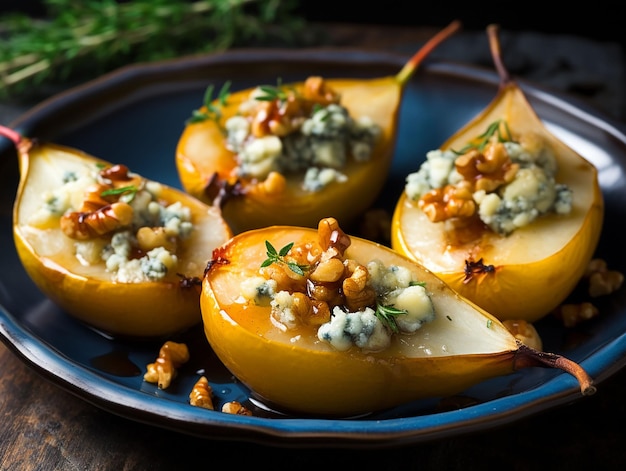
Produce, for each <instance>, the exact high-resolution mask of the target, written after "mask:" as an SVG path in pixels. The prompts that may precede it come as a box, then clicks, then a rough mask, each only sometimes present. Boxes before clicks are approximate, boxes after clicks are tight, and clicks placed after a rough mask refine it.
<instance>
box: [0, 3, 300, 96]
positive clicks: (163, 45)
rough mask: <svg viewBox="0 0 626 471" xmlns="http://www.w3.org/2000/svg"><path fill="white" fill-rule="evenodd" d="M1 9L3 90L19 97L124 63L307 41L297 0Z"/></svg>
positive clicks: (0, 90) (0, 83) (1, 92)
mask: <svg viewBox="0 0 626 471" xmlns="http://www.w3.org/2000/svg"><path fill="white" fill-rule="evenodd" d="M42 3H43V6H44V7H45V12H46V13H45V15H44V16H43V17H41V18H36V17H31V16H29V15H27V14H25V13H20V12H10V13H4V14H2V15H0V96H1V97H3V98H11V99H16V100H19V99H20V98H21V97H33V96H37V95H38V94H45V93H46V92H45V91H43V90H45V89H49V88H50V87H53V86H54V84H59V83H65V84H67V83H72V82H74V81H80V80H85V79H89V78H93V77H95V76H97V75H100V74H102V73H105V72H108V71H110V70H113V69H115V68H117V67H120V66H123V65H126V64H131V63H137V62H149V61H155V60H162V59H169V58H174V57H180V56H183V55H188V54H199V53H209V52H218V51H223V50H225V49H228V48H232V47H245V46H260V45H281V46H296V45H298V44H302V43H303V42H306V41H307V39H306V38H304V36H303V35H302V32H303V31H305V28H303V26H304V23H305V21H304V19H303V18H301V17H300V16H298V14H297V13H295V7H296V4H297V1H294V0H203V1H201V0H199V1H193V0H192V1H189V0H187V1H185V0H129V1H121V0H120V1H116V0H83V1H76V0H43V2H42Z"/></svg>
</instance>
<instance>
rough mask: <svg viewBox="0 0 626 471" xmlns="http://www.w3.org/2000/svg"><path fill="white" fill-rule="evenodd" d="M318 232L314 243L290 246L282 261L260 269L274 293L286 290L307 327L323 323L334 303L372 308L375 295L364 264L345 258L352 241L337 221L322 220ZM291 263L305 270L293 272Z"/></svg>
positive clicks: (293, 309) (294, 311)
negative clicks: (270, 283)
mask: <svg viewBox="0 0 626 471" xmlns="http://www.w3.org/2000/svg"><path fill="white" fill-rule="evenodd" d="M317 232H318V234H317V235H318V243H317V244H315V243H311V242H307V243H303V244H296V245H293V246H292V247H291V249H290V250H289V251H288V252H287V254H285V255H284V257H283V260H282V261H283V262H284V263H272V264H270V265H268V266H265V267H262V268H261V269H260V274H261V275H262V276H263V277H265V278H266V279H272V280H274V281H275V282H276V290H277V292H278V291H288V292H289V294H290V297H291V304H290V311H291V314H292V315H293V316H294V318H295V319H297V322H298V323H299V324H301V325H307V326H320V325H322V324H325V323H326V322H328V321H329V320H330V319H331V313H332V311H333V309H334V308H335V307H336V306H342V307H345V308H347V309H349V310H350V311H358V310H362V309H365V308H366V307H375V306H376V296H377V294H376V291H375V289H374V288H373V287H372V286H370V285H369V284H368V280H369V277H370V274H369V272H368V270H367V267H365V266H364V265H360V264H359V263H358V262H357V261H356V260H353V259H347V258H344V253H345V251H346V250H347V248H348V247H349V246H350V244H351V240H350V237H349V236H348V235H347V234H346V233H344V232H343V230H342V229H341V228H340V227H339V223H338V222H337V220H336V219H334V218H324V219H322V220H321V221H320V222H319V224H318V231H317ZM290 264H291V265H292V266H293V265H294V264H295V265H298V266H306V267H307V270H305V271H304V272H303V273H296V272H295V271H294V270H292V269H291V268H290V266H289V265H290ZM272 315H274V311H273V314H272ZM279 317H280V316H279Z"/></svg>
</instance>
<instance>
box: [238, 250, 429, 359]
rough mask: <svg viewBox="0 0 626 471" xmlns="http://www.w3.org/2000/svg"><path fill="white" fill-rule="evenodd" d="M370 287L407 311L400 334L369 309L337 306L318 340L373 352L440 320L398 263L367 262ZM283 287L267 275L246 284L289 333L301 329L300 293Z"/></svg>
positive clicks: (249, 294) (245, 291)
mask: <svg viewBox="0 0 626 471" xmlns="http://www.w3.org/2000/svg"><path fill="white" fill-rule="evenodd" d="M367 271H368V273H369V279H368V282H367V283H368V286H370V287H372V288H373V289H374V290H375V293H376V301H377V303H378V304H380V305H383V306H392V307H393V308H394V309H396V310H397V311H403V312H402V313H401V314H399V315H397V316H395V317H394V320H395V326H396V327H397V329H396V330H395V331H394V330H393V329H391V328H389V326H388V325H387V324H385V323H384V322H383V321H381V319H380V318H379V316H377V315H376V311H375V310H374V309H373V308H372V307H369V306H366V307H364V308H363V309H359V310H355V311H353V312H351V311H349V310H347V309H346V308H345V307H343V306H334V307H333V309H332V316H331V318H330V321H328V322H325V323H323V324H322V325H320V326H319V328H318V330H317V338H318V339H319V340H320V341H322V342H327V343H329V344H330V345H332V346H333V347H334V348H335V349H337V350H340V351H346V350H348V349H350V348H351V347H352V346H356V347H358V348H361V349H363V350H367V351H380V350H384V349H386V348H388V347H389V345H390V344H391V340H392V336H393V335H394V334H412V333H415V332H416V331H417V330H418V329H419V328H420V327H421V326H422V325H423V324H424V323H427V322H431V321H432V320H434V318H435V310H434V306H433V303H432V301H431V299H430V296H429V294H428V292H427V290H426V288H425V287H424V286H422V285H421V284H419V283H416V282H415V281H414V280H413V278H412V274H411V271H410V270H409V269H407V268H405V267H400V266H396V265H392V266H385V265H384V264H383V263H382V262H381V261H380V260H372V261H370V262H369V263H368V264H367ZM276 289H277V283H276V282H275V281H274V280H272V279H270V280H268V279H266V278H264V277H262V276H255V277H250V278H248V279H247V280H246V281H244V283H243V284H242V296H243V298H244V299H247V300H250V301H252V302H254V303H255V304H257V305H268V303H269V305H270V306H271V311H270V320H271V322H272V324H273V325H274V326H275V327H277V328H278V329H280V330H281V331H283V332H286V331H289V330H292V329H295V328H297V327H298V326H300V325H301V320H300V318H299V316H298V314H297V312H296V307H295V305H296V303H295V295H294V293H292V292H290V291H288V290H279V291H276Z"/></svg>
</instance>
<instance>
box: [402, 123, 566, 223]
mask: <svg viewBox="0 0 626 471" xmlns="http://www.w3.org/2000/svg"><path fill="white" fill-rule="evenodd" d="M494 125H497V126H492V127H490V130H489V131H488V132H493V134H492V135H487V137H486V139H485V140H484V141H483V142H482V143H481V144H480V145H476V146H472V145H469V146H468V148H467V149H465V151H461V152H456V151H453V150H439V149H438V150H432V151H429V152H428V153H427V154H426V160H425V161H424V162H423V163H422V165H421V166H420V168H419V169H418V171H417V172H414V173H411V174H409V175H408V176H407V177H406V185H405V189H404V191H405V193H406V195H407V197H408V198H409V199H410V200H412V201H417V202H419V204H420V207H422V209H424V207H428V209H429V210H430V211H431V212H430V214H436V215H437V216H436V217H437V218H438V219H435V216H433V217H430V215H429V217H430V218H431V220H432V221H433V222H439V221H441V220H445V219H446V218H450V217H454V216H455V215H454V214H452V215H449V216H446V214H447V213H446V210H447V206H446V205H447V204H450V199H453V198H454V197H455V195H459V196H458V198H459V201H461V202H463V203H465V206H464V207H465V208H467V207H468V206H467V204H468V203H469V204H471V205H473V206H474V207H475V210H474V211H470V214H469V216H468V214H467V213H465V214H463V217H470V216H474V215H477V216H478V217H479V218H480V220H481V221H482V222H483V223H484V224H485V225H486V226H488V227H489V228H490V229H491V230H492V231H494V232H496V233H498V234H501V235H508V234H510V233H512V232H513V231H515V230H516V229H518V228H520V227H524V226H526V225H528V224H530V223H531V222H533V221H534V220H535V219H537V218H538V217H540V216H541V215H543V214H547V213H556V214H569V213H570V212H571V210H572V204H573V194H572V190H571V189H570V188H569V187H568V186H567V185H564V184H560V183H558V182H557V181H556V179H555V176H556V173H557V170H558V166H557V160H556V156H555V154H554V152H553V151H552V149H551V148H550V147H549V146H548V145H547V143H545V142H544V141H543V140H542V139H541V138H540V137H539V136H537V135H534V134H532V135H527V136H523V137H522V139H520V140H519V141H514V140H513V139H512V137H511V135H510V133H509V132H508V128H506V131H503V130H502V128H503V127H506V123H504V122H501V123H498V122H496V123H494ZM480 183H484V185H482V186H481V185H480ZM457 189H458V192H457ZM444 192H445V195H444ZM464 192H466V193H467V194H469V198H467V197H466V196H463V193H464ZM450 195H452V196H450ZM458 206H459V205H458V204H457V207H458ZM427 214H429V213H427Z"/></svg>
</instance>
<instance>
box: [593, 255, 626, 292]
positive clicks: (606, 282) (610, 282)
mask: <svg viewBox="0 0 626 471" xmlns="http://www.w3.org/2000/svg"><path fill="white" fill-rule="evenodd" d="M584 276H585V278H587V279H588V280H589V296H591V297H592V298H597V297H598V296H606V295H607V294H611V293H613V292H615V291H617V290H618V289H620V288H621V286H622V283H623V282H624V274H623V273H621V272H618V271H615V270H609V269H608V267H607V264H606V262H605V261H604V260H602V259H600V258H594V259H593V260H591V261H590V262H589V265H588V266H587V270H586V272H585V275H584Z"/></svg>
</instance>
